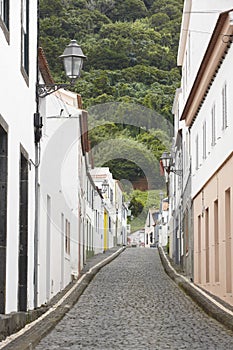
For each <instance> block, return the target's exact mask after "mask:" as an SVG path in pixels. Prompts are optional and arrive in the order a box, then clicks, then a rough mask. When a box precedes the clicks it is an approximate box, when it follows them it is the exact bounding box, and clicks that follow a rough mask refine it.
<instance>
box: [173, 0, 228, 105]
mask: <svg viewBox="0 0 233 350" xmlns="http://www.w3.org/2000/svg"><path fill="white" fill-rule="evenodd" d="M189 2H191V11H190V12H189V11H187V12H188V13H185V14H183V17H185V18H186V19H187V18H188V16H189V26H188V28H186V27H185V28H184V27H183V28H181V36H180V38H181V39H180V47H179V52H180V59H179V60H178V63H179V65H182V79H181V87H182V101H181V102H182V103H181V104H180V108H181V111H182V108H183V106H184V104H185V101H186V99H187V97H188V95H189V92H190V90H191V88H192V85H193V82H194V80H195V78H196V75H197V72H198V69H199V67H200V64H201V61H202V59H203V57H204V54H205V51H206V49H207V46H208V43H209V40H210V37H211V35H212V33H213V30H214V27H215V25H216V22H217V19H218V17H219V14H220V13H221V12H223V11H225V10H229V9H231V8H232V7H233V3H232V1H231V0H222V1H219V0H195V1H191V0H186V3H189ZM184 37H186V40H184ZM182 41H183V42H185V45H184V46H183V47H182V43H183V42H182ZM181 57H182V59H181Z"/></svg>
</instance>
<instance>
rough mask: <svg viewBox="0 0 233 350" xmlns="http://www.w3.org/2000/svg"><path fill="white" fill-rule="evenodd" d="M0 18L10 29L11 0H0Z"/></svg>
mask: <svg viewBox="0 0 233 350" xmlns="http://www.w3.org/2000/svg"><path fill="white" fill-rule="evenodd" d="M0 18H1V20H2V22H3V23H4V25H5V27H6V28H7V29H8V30H9V0H0Z"/></svg>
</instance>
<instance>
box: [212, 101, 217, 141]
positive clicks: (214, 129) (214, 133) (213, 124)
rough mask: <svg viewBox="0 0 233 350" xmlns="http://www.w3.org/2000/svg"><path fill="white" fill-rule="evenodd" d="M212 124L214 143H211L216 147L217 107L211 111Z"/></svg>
mask: <svg viewBox="0 0 233 350" xmlns="http://www.w3.org/2000/svg"><path fill="white" fill-rule="evenodd" d="M211 123H212V142H211V145H212V146H214V145H215V143H216V121H215V105H213V107H212V110H211Z"/></svg>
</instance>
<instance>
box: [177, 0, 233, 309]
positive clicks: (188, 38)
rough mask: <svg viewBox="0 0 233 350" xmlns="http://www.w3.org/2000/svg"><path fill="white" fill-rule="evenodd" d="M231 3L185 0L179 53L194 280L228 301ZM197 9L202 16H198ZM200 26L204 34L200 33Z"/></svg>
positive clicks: (231, 273)
mask: <svg viewBox="0 0 233 350" xmlns="http://www.w3.org/2000/svg"><path fill="white" fill-rule="evenodd" d="M188 5H190V7H187V6H188ZM232 5H233V3H232V1H221V2H217V1H201V2H200V1H194V2H191V1H186V2H185V7H184V11H187V8H189V11H188V13H189V15H188V14H185V13H184V15H183V26H182V28H181V40H180V50H179V56H178V63H180V64H181V65H182V67H183V68H182V69H183V70H182V73H183V75H182V91H183V94H182V96H181V97H180V99H179V111H180V118H181V119H182V120H185V123H186V126H187V127H188V128H189V132H190V150H191V152H190V153H191V169H192V173H191V183H192V185H191V197H192V201H193V238H194V282H195V283H197V284H199V285H201V286H202V288H204V289H206V290H208V291H209V292H210V293H212V294H214V295H216V296H218V297H219V298H221V299H223V300H224V301H226V302H228V303H230V304H232V293H233V269H232V254H233V245H232V243H233V241H232V227H233V226H232V215H231V211H232V198H233V197H232V191H233V183H232V181H231V177H230V176H229V174H230V173H231V171H232V154H233V142H232V131H233V130H232V128H233V123H232V112H233V103H232V99H231V96H230V93H231V89H232V84H233V79H232V75H231V74H230V72H231V71H232V59H233V49H232V43H231V40H230V35H232V34H233V22H232V18H233V13H232V12H231V9H232V7H233V6H232ZM185 9H186V10H185ZM217 10H218V11H217ZM222 11H223V12H222ZM221 12H222V13H221ZM196 13H201V15H203V16H205V18H206V20H205V21H201V20H200V18H199V19H197V18H196ZM208 14H209V16H208ZM187 16H188V17H189V20H187V18H186V27H185V26H184V22H185V17H187ZM184 29H186V30H184ZM201 31H205V32H206V34H203V35H201ZM185 33H186V34H185ZM220 257H221V259H220Z"/></svg>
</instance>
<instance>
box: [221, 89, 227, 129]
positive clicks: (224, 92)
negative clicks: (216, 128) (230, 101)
mask: <svg viewBox="0 0 233 350" xmlns="http://www.w3.org/2000/svg"><path fill="white" fill-rule="evenodd" d="M226 127H227V84H226V83H225V84H224V86H223V88H222V128H223V130H224V129H226Z"/></svg>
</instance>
